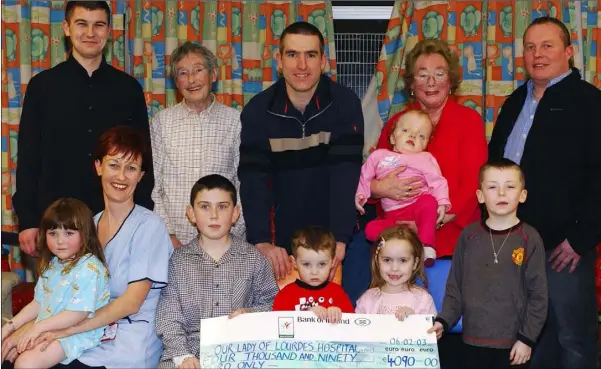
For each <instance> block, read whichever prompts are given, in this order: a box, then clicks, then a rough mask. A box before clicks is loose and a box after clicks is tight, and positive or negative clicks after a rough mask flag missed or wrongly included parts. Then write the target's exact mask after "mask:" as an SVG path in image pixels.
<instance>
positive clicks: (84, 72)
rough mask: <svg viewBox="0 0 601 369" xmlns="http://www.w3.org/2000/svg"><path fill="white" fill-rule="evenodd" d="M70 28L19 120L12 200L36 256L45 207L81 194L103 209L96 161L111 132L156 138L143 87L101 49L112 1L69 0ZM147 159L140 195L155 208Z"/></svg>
mask: <svg viewBox="0 0 601 369" xmlns="http://www.w3.org/2000/svg"><path fill="white" fill-rule="evenodd" d="M63 31H64V33H65V36H66V37H68V38H69V41H70V43H71V45H72V51H71V53H70V55H69V58H68V60H67V61H65V62H63V63H60V64H58V65H57V66H55V67H53V68H51V69H49V70H46V71H43V72H41V73H39V74H38V75H36V76H34V77H33V78H32V79H31V80H30V81H29V85H28V86H27V91H26V93H25V100H24V102H23V111H22V114H21V122H20V125H19V153H18V154H19V155H18V167H17V183H16V193H15V195H14V198H13V203H14V207H15V211H16V213H17V217H18V218H19V230H20V233H19V244H20V246H21V249H22V250H23V251H24V252H25V253H27V254H30V255H33V254H35V244H36V240H37V232H38V229H37V228H38V224H39V221H40V219H41V215H42V212H43V211H44V210H45V209H46V207H47V206H48V205H50V204H51V203H52V202H53V201H54V200H56V199H57V198H59V197H73V198H77V199H80V200H82V201H84V202H85V203H86V204H87V205H88V206H89V207H90V209H91V210H92V211H93V212H94V213H96V212H99V211H100V210H102V209H103V208H104V204H103V197H102V188H101V186H100V181H99V180H98V178H97V176H96V174H95V172H94V160H93V153H94V150H95V148H96V144H97V141H98V138H99V137H100V135H101V134H102V133H103V132H104V131H106V130H107V129H109V128H111V127H113V126H119V125H127V126H132V127H135V128H138V129H140V130H141V131H142V132H143V134H144V135H145V136H147V137H148V138H149V137H150V134H149V125H148V114H147V110H146V103H145V99H144V93H143V91H142V87H141V86H140V84H139V83H138V82H137V81H136V79H134V78H133V77H131V76H129V75H128V74H126V73H124V72H121V71H119V70H117V69H115V68H113V67H111V66H110V65H108V64H107V63H106V61H105V59H104V56H103V55H102V50H103V49H104V47H105V45H106V42H107V39H108V35H109V32H110V9H109V7H108V5H107V3H106V2H105V1H70V2H69V3H68V4H67V6H66V8H65V21H64V22H63ZM148 142H150V140H149V141H148ZM145 164H146V166H147V167H148V170H147V171H146V174H145V176H144V178H143V179H142V181H141V182H140V184H139V185H138V187H137V190H136V194H135V200H136V203H137V204H140V205H143V206H145V207H147V208H149V209H152V207H153V206H152V200H151V199H150V195H151V192H152V187H153V182H154V181H153V176H152V173H153V171H152V168H151V167H152V160H149V161H148V162H147V163H145Z"/></svg>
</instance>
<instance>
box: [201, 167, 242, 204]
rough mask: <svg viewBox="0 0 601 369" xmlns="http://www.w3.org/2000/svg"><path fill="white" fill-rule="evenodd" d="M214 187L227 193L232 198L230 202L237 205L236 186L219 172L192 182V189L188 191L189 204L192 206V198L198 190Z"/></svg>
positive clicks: (212, 188)
mask: <svg viewBox="0 0 601 369" xmlns="http://www.w3.org/2000/svg"><path fill="white" fill-rule="evenodd" d="M215 189H219V190H222V191H225V192H227V193H229V195H230V197H231V198H232V204H234V206H236V205H237V203H238V196H237V195H236V187H234V184H233V183H232V182H231V181H230V180H229V179H227V178H225V177H224V176H221V175H219V174H209V175H208V176H204V177H202V178H201V179H199V180H198V181H196V183H194V186H192V191H190V205H191V206H194V200H195V199H196V195H198V193H199V192H200V191H204V190H207V191H210V190H215Z"/></svg>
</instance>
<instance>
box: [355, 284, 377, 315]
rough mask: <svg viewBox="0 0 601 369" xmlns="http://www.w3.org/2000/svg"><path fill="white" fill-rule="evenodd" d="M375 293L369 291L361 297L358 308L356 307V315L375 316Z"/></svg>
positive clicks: (371, 290)
mask: <svg viewBox="0 0 601 369" xmlns="http://www.w3.org/2000/svg"><path fill="white" fill-rule="evenodd" d="M373 292H374V291H373V289H369V290H367V291H365V293H364V294H363V295H361V297H359V300H357V306H356V307H355V313H356V314H375V312H374V311H373V305H374V297H375V294H374V293H373Z"/></svg>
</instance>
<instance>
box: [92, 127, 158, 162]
mask: <svg viewBox="0 0 601 369" xmlns="http://www.w3.org/2000/svg"><path fill="white" fill-rule="evenodd" d="M148 153H149V148H148V140H147V139H146V137H145V136H144V135H143V134H142V132H140V131H139V130H137V129H135V128H132V127H128V126H117V127H113V128H110V129H108V130H107V131H106V132H104V133H103V134H102V135H101V136H100V139H98V146H97V147H96V155H95V156H94V159H95V160H98V161H102V158H104V157H105V156H107V155H117V154H123V155H124V156H125V157H134V158H138V157H140V158H142V171H146V165H145V163H147V162H148V160H149V158H148V157H147V155H148Z"/></svg>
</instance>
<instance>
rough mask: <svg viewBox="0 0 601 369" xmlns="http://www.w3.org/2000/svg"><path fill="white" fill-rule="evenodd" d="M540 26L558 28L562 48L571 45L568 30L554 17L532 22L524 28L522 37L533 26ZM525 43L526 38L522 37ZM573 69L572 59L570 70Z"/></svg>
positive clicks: (571, 59)
mask: <svg viewBox="0 0 601 369" xmlns="http://www.w3.org/2000/svg"><path fill="white" fill-rule="evenodd" d="M540 24H553V25H555V26H556V27H558V28H559V31H560V36H559V37H561V41H562V42H563V46H564V47H568V46H570V45H571V44H572V40H571V36H570V30H569V29H568V27H567V26H566V25H565V24H564V23H563V22H562V21H560V20H559V19H557V18H554V17H549V16H544V17H539V18H536V19H535V20H533V21H532V23H530V24H529V25H528V27H526V31H524V36H526V33H528V30H529V29H530V28H531V27H533V26H538V25H540ZM525 41H526V37H524V42H525ZM572 67H574V57H571V58H570V68H572Z"/></svg>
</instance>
